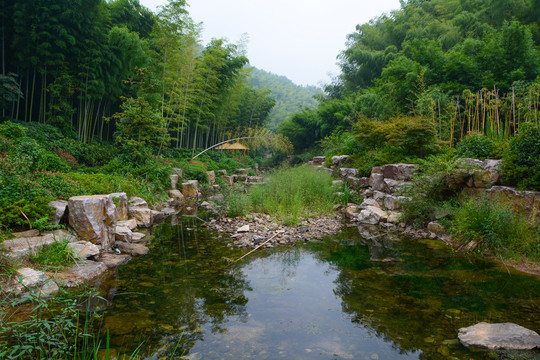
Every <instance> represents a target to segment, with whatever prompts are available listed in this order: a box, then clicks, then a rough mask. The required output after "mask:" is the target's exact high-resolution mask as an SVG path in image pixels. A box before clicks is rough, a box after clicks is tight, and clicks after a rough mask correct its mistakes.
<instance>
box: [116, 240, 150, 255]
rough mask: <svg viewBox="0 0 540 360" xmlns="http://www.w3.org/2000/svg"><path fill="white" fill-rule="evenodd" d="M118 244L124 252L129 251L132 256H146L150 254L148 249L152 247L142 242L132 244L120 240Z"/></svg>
mask: <svg viewBox="0 0 540 360" xmlns="http://www.w3.org/2000/svg"><path fill="white" fill-rule="evenodd" d="M116 245H117V246H118V249H120V250H121V251H122V252H125V253H128V254H130V255H131V256H144V255H146V254H148V251H150V249H148V248H147V247H146V246H144V245H141V244H131V243H127V242H123V241H119V242H118V243H117V244H116Z"/></svg>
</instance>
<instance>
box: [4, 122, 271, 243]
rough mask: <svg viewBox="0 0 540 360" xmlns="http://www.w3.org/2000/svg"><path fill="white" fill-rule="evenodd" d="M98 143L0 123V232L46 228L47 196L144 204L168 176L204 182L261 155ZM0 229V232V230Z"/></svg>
mask: <svg viewBox="0 0 540 360" xmlns="http://www.w3.org/2000/svg"><path fill="white" fill-rule="evenodd" d="M141 151H142V153H143V156H139V157H138V158H137V157H136V156H135V155H134V153H133V152H131V151H130V149H124V148H123V147H122V146H121V145H118V144H110V143H103V142H95V143H90V144H85V143H83V142H80V141H78V140H76V135H75V134H72V133H70V132H69V131H65V132H62V131H60V130H59V129H58V128H56V127H54V126H51V125H47V124H40V123H33V122H29V123H17V122H10V121H6V122H3V123H2V124H0V208H1V209H2V211H1V212H0V237H2V236H4V237H6V236H8V234H9V232H11V231H13V230H25V229H30V228H37V229H40V230H46V229H50V226H49V219H50V217H51V215H52V212H53V210H52V209H51V208H50V207H49V206H48V205H47V203H48V202H50V201H51V200H56V199H66V200H67V199H68V198H69V197H71V196H77V195H93V194H107V193H112V192H126V193H127V195H128V196H140V197H142V198H144V199H145V200H147V201H148V202H149V203H151V204H152V203H157V202H160V201H161V200H164V199H167V198H168V197H167V195H166V190H168V189H169V188H170V180H169V175H170V174H172V173H173V168H176V167H179V168H181V169H182V170H183V173H184V178H185V179H195V180H199V181H200V182H201V183H206V182H207V175H206V171H208V170H218V169H225V170H228V171H229V172H230V173H234V172H235V170H236V169H239V168H248V167H253V164H254V163H255V162H261V159H260V158H254V157H250V156H238V155H231V156H228V155H227V154H223V153H221V152H218V151H214V152H208V153H206V154H205V155H204V156H201V157H199V158H197V161H190V158H191V157H192V155H193V150H185V149H174V148H166V149H164V151H163V152H162V154H160V155H158V154H156V151H155V150H154V151H152V150H150V149H145V148H143V149H142V150H141ZM2 234H3V235H2Z"/></svg>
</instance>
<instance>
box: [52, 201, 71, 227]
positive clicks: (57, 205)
mask: <svg viewBox="0 0 540 360" xmlns="http://www.w3.org/2000/svg"><path fill="white" fill-rule="evenodd" d="M48 205H49V206H50V207H52V208H53V209H54V216H53V218H52V220H51V224H52V225H54V226H57V225H59V224H60V223H61V222H62V223H67V221H68V216H67V215H68V202H67V201H66V200H55V201H51V202H49V204H48Z"/></svg>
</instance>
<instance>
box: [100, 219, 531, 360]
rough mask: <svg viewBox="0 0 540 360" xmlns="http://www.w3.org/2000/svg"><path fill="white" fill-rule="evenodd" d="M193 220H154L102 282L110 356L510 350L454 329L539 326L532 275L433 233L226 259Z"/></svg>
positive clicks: (349, 234) (349, 239)
mask: <svg viewBox="0 0 540 360" xmlns="http://www.w3.org/2000/svg"><path fill="white" fill-rule="evenodd" d="M173 223H176V221H174V220H173ZM199 225H200V221H199V220H197V219H194V218H190V219H184V220H182V219H180V222H179V223H178V225H171V224H170V223H167V224H164V225H160V226H159V227H156V228H155V229H154V236H155V238H154V241H153V243H152V244H151V245H150V248H151V251H150V253H149V254H148V255H147V256H145V257H143V258H140V259H136V260H134V261H132V262H131V263H129V264H128V265H125V266H122V267H120V268H118V269H117V271H116V273H115V274H114V275H113V276H112V277H111V279H109V280H108V281H106V282H104V283H103V284H102V288H101V289H102V291H103V296H104V297H105V298H107V299H108V300H109V302H108V306H107V307H106V308H105V309H104V310H103V315H104V319H105V327H106V328H108V329H109V331H110V337H111V340H110V341H111V347H113V348H114V349H115V350H116V351H117V352H118V353H123V354H124V353H125V354H130V353H132V352H133V351H134V350H135V349H136V348H137V346H139V345H141V344H142V346H141V348H142V349H144V350H143V353H144V356H145V357H146V358H147V359H171V358H174V359H366V360H376V359H380V360H386V359H475V360H476V359H493V358H495V359H497V358H498V359H511V358H514V357H512V356H513V355H512V354H507V353H504V354H503V353H489V352H485V351H471V350H468V349H466V348H465V347H463V346H462V345H460V344H459V342H458V341H457V331H458V329H459V328H461V327H465V326H470V325H474V324H475V323H477V322H480V321H489V322H506V321H510V322H515V323H517V324H519V325H522V326H525V327H527V328H529V329H532V330H535V331H537V332H538V331H539V330H540V280H539V279H538V278H535V277H532V276H527V275H523V274H519V273H516V272H514V271H512V270H507V269H506V268H504V266H503V267H501V265H499V264H497V263H494V262H489V261H485V260H482V259H478V258H474V257H471V256H465V255H463V254H456V253H454V252H452V251H451V250H450V249H449V248H447V247H445V246H444V245H443V244H442V243H440V242H436V241H428V240H426V241H411V240H407V239H401V240H399V239H391V238H388V237H385V238H379V239H377V240H365V239H362V238H361V237H360V235H359V233H358V230H357V228H356V227H351V228H344V230H343V231H342V232H341V233H340V234H338V235H336V236H333V237H331V238H328V239H326V240H325V241H321V242H310V243H304V244H299V245H297V246H295V247H287V248H282V249H272V250H264V251H261V252H258V253H257V254H253V255H250V256H249V257H247V258H246V259H244V260H242V261H240V262H237V263H234V264H233V265H229V262H228V261H227V258H229V259H235V258H238V257H240V256H241V255H242V254H243V252H241V251H239V250H236V249H229V248H228V247H227V244H226V242H224V241H223V240H220V239H218V238H217V234H216V233H214V232H212V231H210V230H207V229H206V228H203V227H200V226H199ZM525 358H528V359H540V353H539V352H532V353H527V356H526V357H525Z"/></svg>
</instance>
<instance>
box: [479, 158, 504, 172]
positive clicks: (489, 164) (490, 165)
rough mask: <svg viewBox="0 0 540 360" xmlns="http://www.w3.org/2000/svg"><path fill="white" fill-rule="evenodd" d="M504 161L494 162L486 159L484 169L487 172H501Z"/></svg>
mask: <svg viewBox="0 0 540 360" xmlns="http://www.w3.org/2000/svg"><path fill="white" fill-rule="evenodd" d="M501 164H502V160H493V159H486V160H484V164H483V165H484V169H486V170H496V171H499V170H500V169H501Z"/></svg>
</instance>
